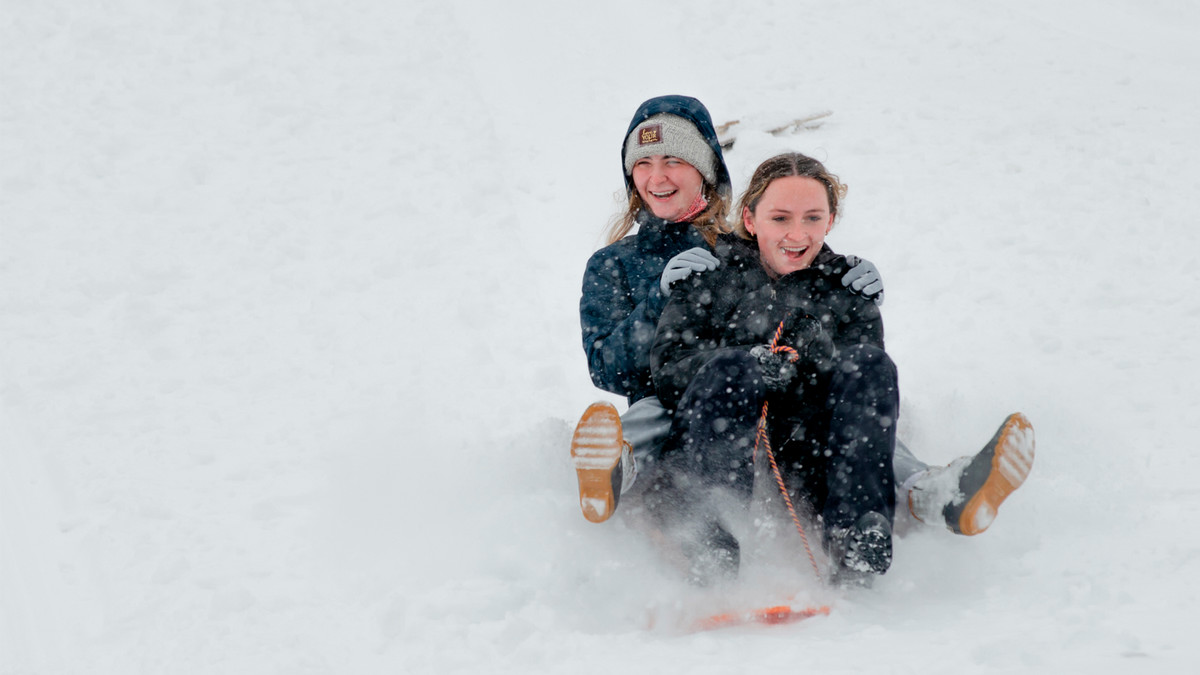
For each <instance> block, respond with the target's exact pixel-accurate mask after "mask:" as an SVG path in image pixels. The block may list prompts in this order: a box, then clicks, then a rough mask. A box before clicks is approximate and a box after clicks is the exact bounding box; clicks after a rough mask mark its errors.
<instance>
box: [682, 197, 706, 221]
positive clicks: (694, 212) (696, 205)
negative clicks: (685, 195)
mask: <svg viewBox="0 0 1200 675" xmlns="http://www.w3.org/2000/svg"><path fill="white" fill-rule="evenodd" d="M706 208H708V200H707V199H705V198H704V190H701V191H699V192H697V193H696V198H695V199H693V200H692V205H691V206H690V207H689V208H688V212H687V213H685V214H683V217H682V218H680V219H679V220H676V221H675V222H677V223H688V222H691V220H692V218H695V217H696V216H698V215H700V212H701V211H703V210H704V209H706Z"/></svg>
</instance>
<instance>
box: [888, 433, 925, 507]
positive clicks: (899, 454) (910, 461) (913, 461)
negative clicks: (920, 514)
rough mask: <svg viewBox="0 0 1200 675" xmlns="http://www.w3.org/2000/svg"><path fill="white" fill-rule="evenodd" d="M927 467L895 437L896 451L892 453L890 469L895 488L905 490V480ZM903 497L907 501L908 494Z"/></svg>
mask: <svg viewBox="0 0 1200 675" xmlns="http://www.w3.org/2000/svg"><path fill="white" fill-rule="evenodd" d="M928 468H929V465H928V464H926V463H925V462H922V461H921V460H919V459H917V458H916V457H915V456H914V455H913V454H912V451H911V450H909V449H908V446H907V445H905V444H903V443H901V442H900V439H899V438H897V439H896V453H895V454H894V455H892V471H893V472H894V473H895V474H896V483H895V485H896V489H897V490H906V489H907V488H905V482H907V481H908V479H909V478H912V477H913V476H915V475H917V474H918V473H920V472H921V471H924V470H925V469H928ZM904 499H905V503H908V495H904Z"/></svg>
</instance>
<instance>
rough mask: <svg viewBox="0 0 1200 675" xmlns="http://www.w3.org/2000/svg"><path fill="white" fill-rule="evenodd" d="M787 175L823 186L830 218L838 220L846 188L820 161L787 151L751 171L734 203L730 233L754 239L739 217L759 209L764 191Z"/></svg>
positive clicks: (742, 219)
mask: <svg viewBox="0 0 1200 675" xmlns="http://www.w3.org/2000/svg"><path fill="white" fill-rule="evenodd" d="M789 176H802V177H804V178H812V179H813V180H816V181H819V182H820V183H822V184H823V185H824V186H825V196H826V197H828V198H829V214H830V215H832V216H833V219H834V221H836V220H837V217H838V214H839V213H840V212H841V211H840V208H839V206H840V204H841V200H842V199H844V198H845V197H846V190H847V188H846V185H845V184H844V183H842V182H841V181H840V180H838V177H837V176H835V175H833V174H831V173H829V170H828V169H826V168H825V165H824V164H822V163H821V162H819V161H817V160H815V159H813V158H812V157H809V156H808V155H802V154H800V153H798V152H788V153H784V154H782V155H776V156H774V157H772V158H771V159H768V160H767V161H765V162H763V163H762V164H759V165H758V168H757V169H755V170H754V175H753V176H751V177H750V185H749V187H747V188H746V191H745V192H743V193H742V198H741V199H739V200H738V203H737V211H735V212H734V218H733V231H734V232H735V233H737V235H738V236H739V237H741V238H742V239H750V240H753V239H754V235H752V234H750V232H749V231H747V230H746V221H745V219H744V218H743V217H742V214H743V213H745V212H746V209H749V210H750V213H754V210H755V209H757V208H758V202H759V201H761V200H762V197H763V193H765V192H766V191H767V188H768V187H770V185H771V183H772V182H773V181H775V180H776V179H777V178H787V177H789Z"/></svg>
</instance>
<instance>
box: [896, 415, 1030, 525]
mask: <svg viewBox="0 0 1200 675" xmlns="http://www.w3.org/2000/svg"><path fill="white" fill-rule="evenodd" d="M1033 454H1034V442H1033V425H1032V424H1030V423H1029V419H1028V418H1026V417H1025V416H1024V415H1022V414H1021V413H1013V414H1011V415H1009V416H1008V418H1007V419H1005V420H1004V424H1001V425H1000V428H999V429H998V430H997V431H996V435H995V436H992V440H990V441H988V443H987V445H985V446H983V449H982V450H980V451H979V452H978V453H977V454H976V455H975V456H974V457H959V458H958V459H956V460H954V461H953V462H950V464H948V465H947V466H944V467H942V466H939V467H933V468H930V469H928V470H926V471H924V472H922V473H921V474H918V475H917V476H914V480H912V486H911V487H910V488H909V490H908V508H909V510H910V511H911V512H912V514H913V515H914V516H916V517H917V519H918V520H920V521H922V522H925V523H928V524H931V525H933V524H939V523H944V524H945V525H946V527H948V528H949V529H950V530H952V531H954V532H957V533H958V534H965V535H975V534H979V533H980V532H983V531H984V530H986V529H987V528H988V526H989V525H991V524H992V521H993V520H995V519H996V511H997V510H998V509H999V508H1000V504H1001V503H1003V502H1004V500H1005V499H1007V498H1008V496H1009V495H1010V494H1012V493H1013V491H1014V490H1016V489H1017V488H1019V487H1021V484H1022V483H1024V482H1025V479H1026V478H1027V477H1028V476H1029V471H1030V470H1031V469H1032V468H1033Z"/></svg>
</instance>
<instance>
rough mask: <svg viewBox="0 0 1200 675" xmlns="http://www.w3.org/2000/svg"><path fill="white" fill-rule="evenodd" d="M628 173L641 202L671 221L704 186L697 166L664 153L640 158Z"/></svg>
mask: <svg viewBox="0 0 1200 675" xmlns="http://www.w3.org/2000/svg"><path fill="white" fill-rule="evenodd" d="M630 175H631V176H632V178H633V186H634V187H635V188H637V191H638V195H639V196H640V197H641V198H642V203H644V204H645V205H646V206H647V207H648V208H649V209H650V212H651V213H653V214H654V215H656V216H658V217H659V218H662V219H663V220H666V221H670V222H675V221H677V220H679V219H680V218H682V217H683V216H685V215H687V212H688V211H689V210H690V209H691V207H692V203H693V202H695V201H696V197H697V196H699V194H700V191H701V190H703V189H704V177H703V176H701V175H700V172H699V171H697V170H696V167H694V166H692V165H691V164H688V163H687V162H685V161H683V160H682V159H679V158H677V157H670V156H667V155H652V156H650V157H643V158H642V159H639V160H638V161H637V162H635V163H634V165H633V170H632V171H631V172H630Z"/></svg>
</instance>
